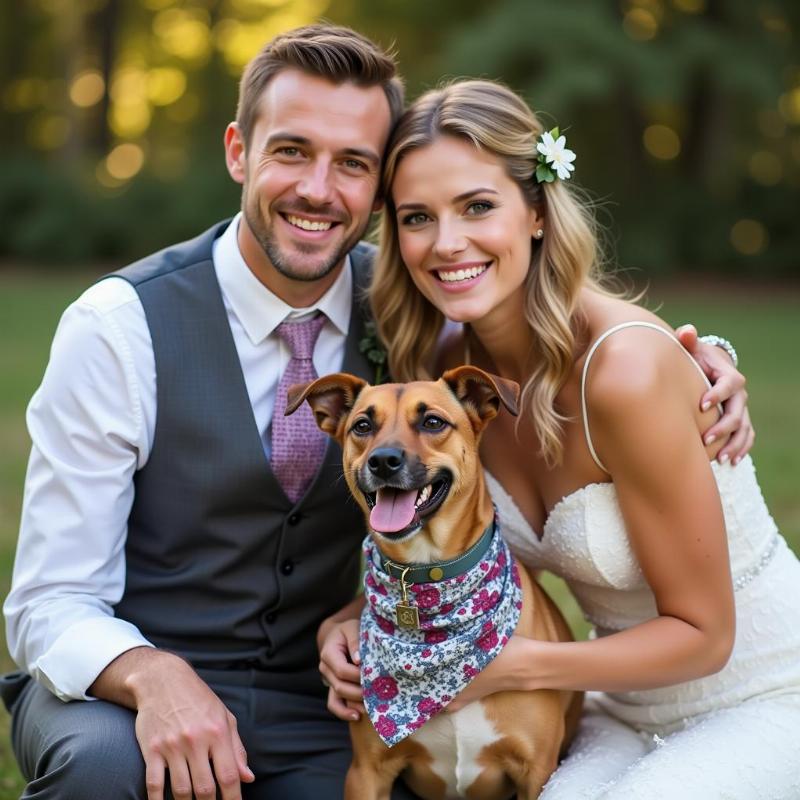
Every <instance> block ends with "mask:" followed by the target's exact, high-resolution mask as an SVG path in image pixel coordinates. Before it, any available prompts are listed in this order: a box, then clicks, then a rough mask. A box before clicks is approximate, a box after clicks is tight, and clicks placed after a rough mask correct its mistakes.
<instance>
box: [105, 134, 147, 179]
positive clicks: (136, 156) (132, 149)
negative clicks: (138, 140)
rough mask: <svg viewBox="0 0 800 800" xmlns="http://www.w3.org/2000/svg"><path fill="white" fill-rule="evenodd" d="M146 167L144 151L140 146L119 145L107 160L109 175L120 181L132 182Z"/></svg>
mask: <svg viewBox="0 0 800 800" xmlns="http://www.w3.org/2000/svg"><path fill="white" fill-rule="evenodd" d="M143 165H144V150H142V148H141V147H139V145H138V144H133V143H132V142H126V143H125V144H119V145H117V146H116V147H115V148H114V149H113V150H112V151H111V152H110V153H109V154H108V155H107V156H106V160H105V166H106V170H107V171H108V174H109V175H110V176H111V177H112V178H115V179H116V180H118V181H127V180H130V179H131V178H132V177H133V176H134V175H135V174H136V173H137V172H139V170H140V169H141V168H142V166H143Z"/></svg>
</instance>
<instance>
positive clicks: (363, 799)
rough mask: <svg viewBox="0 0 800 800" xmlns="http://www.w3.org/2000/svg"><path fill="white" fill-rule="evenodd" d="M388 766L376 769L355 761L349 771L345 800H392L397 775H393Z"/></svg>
mask: <svg viewBox="0 0 800 800" xmlns="http://www.w3.org/2000/svg"><path fill="white" fill-rule="evenodd" d="M386 766H387V765H386V764H382V765H380V767H381V768H380V769H376V768H375V767H376V765H373V764H366V763H358V762H357V761H355V760H354V761H353V763H352V764H351V765H350V769H348V770H347V777H346V778H345V782H344V800H390V797H391V793H392V784H393V783H394V780H395V778H396V777H397V774H394V775H392V774H391V771H390V770H387V769H386Z"/></svg>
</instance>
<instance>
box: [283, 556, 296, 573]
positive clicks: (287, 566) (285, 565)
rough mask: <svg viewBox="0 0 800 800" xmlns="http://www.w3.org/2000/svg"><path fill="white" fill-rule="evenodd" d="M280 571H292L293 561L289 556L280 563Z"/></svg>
mask: <svg viewBox="0 0 800 800" xmlns="http://www.w3.org/2000/svg"><path fill="white" fill-rule="evenodd" d="M281 572H282V573H283V574H284V575H291V574H292V573H293V572H294V561H292V559H291V558H287V559H286V561H284V562H283V564H281Z"/></svg>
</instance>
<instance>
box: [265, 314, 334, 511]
mask: <svg viewBox="0 0 800 800" xmlns="http://www.w3.org/2000/svg"><path fill="white" fill-rule="evenodd" d="M324 324H325V315H324V314H317V315H316V316H314V317H311V319H308V320H305V321H304V322H282V323H281V324H280V325H278V327H277V328H276V329H275V332H276V333H277V334H278V336H280V337H281V339H283V341H284V342H285V343H286V345H287V346H288V348H289V350H290V351H291V353H292V357H291V358H290V359H289V364H288V365H287V367H286V370H285V371H284V373H283V375H282V376H281V379H280V382H279V383H278V393H277V395H276V397H275V412H274V413H273V415H272V454H271V456H270V462H271V464H272V471H273V473H274V474H275V477H276V478H277V479H278V481H279V482H280V484H281V486H282V487H283V490H284V492H286V496H287V497H288V498H289V499H290V500H291V501H292V502H293V503H296V502H297V501H298V500H299V499H300V498H301V497H302V496H303V493H304V492H305V491H306V489H308V487H309V486H310V484H311V481H312V480H313V479H314V475H316V473H317V469H318V468H319V465H320V464H321V463H322V458H323V456H324V455H325V445H326V438H325V434H324V433H322V431H321V430H320V429H319V428H318V427H317V423H316V422H314V415H313V413H312V411H311V407H310V406H309V405H308V403H303V405H301V406H300V408H298V409H297V411H295V412H294V414H290V415H289V416H288V417H286V416H284V414H283V412H284V411H285V410H286V392H287V390H288V389H289V387H290V386H291V385H292V384H294V383H307V382H308V381H312V380H314V378H316V377H317V372H316V370H315V369H314V363H313V361H312V360H311V359H312V356H313V354H314V345H315V344H316V341H317V337H318V336H319V332H320V330H322V326H323V325H324Z"/></svg>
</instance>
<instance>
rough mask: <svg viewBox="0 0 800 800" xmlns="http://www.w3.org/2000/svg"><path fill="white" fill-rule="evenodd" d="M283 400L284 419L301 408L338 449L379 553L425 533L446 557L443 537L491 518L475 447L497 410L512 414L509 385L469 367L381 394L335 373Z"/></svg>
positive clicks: (515, 394)
mask: <svg viewBox="0 0 800 800" xmlns="http://www.w3.org/2000/svg"><path fill="white" fill-rule="evenodd" d="M288 399H289V402H288V405H287V408H286V413H287V414H290V413H292V412H293V411H295V410H296V409H297V408H298V407H299V406H300V404H301V403H302V402H303V401H304V400H307V401H308V403H309V405H310V406H311V408H312V410H313V412H314V416H315V418H316V421H317V424H318V425H319V427H320V428H321V429H322V430H323V431H324V432H325V433H327V434H328V435H329V436H331V437H332V438H334V439H335V440H336V441H338V442H339V444H341V446H342V452H343V462H344V472H345V478H346V480H347V483H348V486H349V487H350V490H351V492H352V493H353V496H354V497H355V498H356V500H357V501H358V502H359V504H360V505H361V507H362V508H363V509H364V512H365V514H366V515H367V518H368V521H369V527H370V529H371V530H372V531H373V533H374V534H376V535H377V536H378V537H379V538H380V539H381V540H382V544H383V545H384V546H385V545H386V544H399V543H401V542H406V541H407V540H410V539H411V537H414V536H415V535H416V534H417V533H419V532H420V531H423V530H424V531H425V532H426V533H427V534H428V536H429V537H430V539H431V541H432V543H434V544H435V545H436V549H437V550H438V551H440V552H443V547H444V542H443V541H442V538H443V537H444V536H445V535H446V534H445V533H444V532H445V531H449V530H452V529H453V528H454V527H456V528H458V527H460V528H462V529H463V528H464V526H465V525H470V524H472V523H473V518H478V517H485V516H486V514H487V510H488V513H489V514H491V503H490V501H489V500H488V497H485V496H484V495H485V494H486V493H485V491H484V484H483V473H482V471H481V468H480V463H479V459H478V443H479V440H480V436H481V433H482V431H483V429H484V428H485V427H486V425H487V423H488V422H489V421H490V420H491V419H493V418H494V417H495V416H496V415H497V413H498V411H499V410H500V406H501V405H502V406H504V407H505V408H506V409H507V410H508V411H509V412H510V413H512V414H515V415H516V414H517V413H518V408H517V405H518V399H519V386H518V385H517V384H516V383H514V382H513V381H508V380H505V379H503V378H499V377H496V376H493V375H489V374H488V373H486V372H484V371H483V370H480V369H478V368H477V367H470V366H466V367H458V368H456V369H452V370H449V371H448V372H445V373H444V375H442V377H441V378H440V379H439V380H438V381H417V382H414V383H406V384H399V383H392V384H384V385H381V386H370V385H369V384H368V383H366V381H363V380H361V379H360V378H357V377H355V376H353V375H347V374H344V373H338V374H334V375H326V376H325V377H323V378H319V379H318V380H315V381H313V382H311V383H309V384H306V385H297V386H292V387H291V388H290V389H289V398H288ZM457 523H460V524H457ZM437 529H439V530H440V531H441V533H440V535H439V536H437ZM384 549H385V547H384ZM444 549H445V550H446V549H450V548H444Z"/></svg>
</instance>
